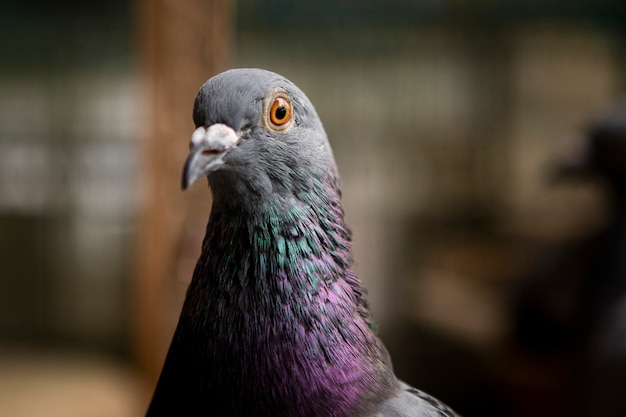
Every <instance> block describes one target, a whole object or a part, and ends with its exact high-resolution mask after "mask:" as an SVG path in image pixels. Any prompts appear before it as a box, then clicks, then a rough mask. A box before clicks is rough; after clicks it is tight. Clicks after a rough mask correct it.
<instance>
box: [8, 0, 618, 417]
mask: <svg viewBox="0 0 626 417" xmlns="http://www.w3.org/2000/svg"><path fill="white" fill-rule="evenodd" d="M625 35H626V3H624V2H620V1H617V0H595V1H582V0H577V1H572V0H551V1H545V0H528V1H524V2H510V1H499V2H498V1H488V0H476V1H473V2H463V1H454V0H419V1H417V0H396V1H384V2H381V1H374V0H366V1H360V2H351V1H345V0H334V1H326V0H324V1H317V2H308V3H304V2H303V4H297V3H295V2H285V1H278V0H273V1H252V0H240V1H229V0H210V1H208V0H207V1H203V0H183V1H176V2H174V1H167V0H153V1H151V0H135V1H130V0H107V1H104V0H94V1H90V2H82V1H72V0H65V1H57V2H54V3H52V2H48V1H43V0H22V1H20V2H17V1H10V0H9V1H4V2H2V3H0V267H1V269H0V415H3V416H5V415H6V416H34V415H36V416H64V417H71V416H82V417H85V416H94V417H95V416H108V417H118V416H119V417H126V416H128V417H131V416H141V415H143V413H144V411H145V409H146V406H147V403H148V401H149V398H150V395H151V392H152V389H153V386H154V384H155V381H156V378H157V376H158V373H159V371H160V367H161V365H162V361H163V359H164V355H165V352H166V350H167V347H168V345H169V342H170V338H171V335H172V332H173V329H174V326H175V324H176V321H177V319H178V314H179V311H180V307H181V303H182V297H183V295H184V291H185V289H186V286H187V284H188V282H189V279H190V277H191V273H192V269H193V266H194V264H195V261H196V258H197V256H198V254H199V250H200V241H201V239H202V237H203V234H204V227H205V224H206V220H207V218H208V213H209V209H210V194H209V192H208V190H207V189H206V188H205V187H203V186H197V187H194V188H193V189H192V190H191V191H190V192H187V193H182V192H181V191H180V185H179V181H180V173H181V169H182V165H183V162H184V158H185V155H186V152H187V143H188V139H189V136H190V134H191V132H192V131H193V128H194V126H193V123H192V120H191V110H192V105H193V99H194V97H195V94H196V92H197V90H198V88H199V87H200V85H201V84H202V83H203V82H204V81H205V80H206V79H207V78H209V77H210V76H211V75H214V74H215V73H217V72H220V71H222V70H224V69H226V68H229V67H241V66H250V67H262V68H266V69H270V70H273V71H276V72H279V73H281V74H283V75H285V76H286V77H288V78H290V79H291V80H292V81H294V82H295V83H296V84H298V85H299V86H300V87H301V88H302V90H304V91H305V92H306V93H307V94H308V96H309V98H310V99H311V101H312V102H313V103H314V104H315V106H316V108H317V110H318V113H319V114H320V116H321V118H322V120H323V122H324V124H325V127H326V130H327V133H328V135H329V137H330V140H331V144H332V145H333V147H334V151H335V155H336V159H337V162H338V165H339V169H340V173H341V175H342V182H343V189H344V203H345V210H346V213H347V221H348V223H349V225H350V226H351V228H352V230H353V233H354V252H355V259H356V263H355V270H356V271H357V273H358V274H359V276H360V277H361V279H362V280H363V282H364V284H365V285H366V287H367V288H368V290H369V298H370V303H371V307H372V310H373V313H374V316H375V318H376V319H377V321H378V323H379V329H380V334H381V337H382V338H383V339H384V340H385V342H386V344H387V345H388V347H389V349H390V351H391V354H392V357H393V358H394V364H395V368H396V373H397V374H398V375H399V376H400V377H402V378H403V379H405V380H406V381H408V382H410V383H412V384H415V385H416V386H418V387H419V388H421V389H423V390H425V391H427V392H430V393H432V394H434V395H436V396H438V397H439V398H440V399H441V400H443V401H445V402H447V403H449V404H450V405H452V406H453V407H454V408H455V409H457V411H459V412H461V413H462V414H464V415H465V416H478V415H480V416H485V415H493V416H529V417H535V416H581V417H582V416H605V415H606V416H612V415H615V416H623V415H626V411H624V410H626V407H625V406H624V401H625V399H623V398H620V397H622V396H623V395H622V391H623V389H620V388H623V387H626V376H625V375H626V265H622V264H626V226H625V224H626V223H625V222H624V221H623V219H622V216H623V214H622V212H623V211H624V207H626V205H625V204H624V200H623V199H622V193H623V192H626V186H624V184H626V134H625V132H626V113H625V112H624V111H623V110H624V107H623V102H622V101H621V100H622V99H621V95H622V94H623V93H624V88H625V87H626V84H625V83H626V72H625V70H626V66H625V64H626V44H625V40H626V38H625ZM620 103H622V104H620ZM620 106H622V107H620ZM620 139H623V142H622V141H620Z"/></svg>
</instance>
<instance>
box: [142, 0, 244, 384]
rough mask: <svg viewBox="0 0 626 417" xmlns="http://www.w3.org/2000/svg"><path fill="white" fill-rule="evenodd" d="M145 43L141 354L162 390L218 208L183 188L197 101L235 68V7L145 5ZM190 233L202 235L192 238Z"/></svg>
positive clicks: (217, 3) (166, 0) (196, 2)
mask: <svg viewBox="0 0 626 417" xmlns="http://www.w3.org/2000/svg"><path fill="white" fill-rule="evenodd" d="M137 6H138V7H137V15H138V16H137V17H138V27H139V31H138V37H139V47H140V56H141V71H142V75H143V77H142V81H143V82H144V86H145V96H144V98H145V101H144V104H145V106H144V110H145V111H146V114H145V115H146V117H145V118H144V120H143V123H144V127H145V138H144V139H145V142H144V145H145V146H144V152H143V154H142V155H143V157H144V159H143V161H142V162H143V164H142V178H141V186H142V188H141V192H142V193H143V194H142V197H143V198H142V200H141V208H140V211H139V230H138V245H137V252H136V255H137V259H136V273H137V275H136V278H137V280H136V283H137V285H136V286H135V288H136V291H135V293H134V294H133V297H132V303H133V308H134V309H135V310H134V313H135V314H134V317H135V318H136V321H135V322H134V324H133V325H134V331H133V335H132V337H133V338H134V341H133V342H134V346H135V354H136V359H137V362H138V365H139V367H140V368H141V370H142V371H143V372H144V374H145V376H146V377H147V379H148V381H149V382H150V383H155V382H156V380H157V378H158V375H159V372H160V369H161V366H162V364H163V360H164V358H165V354H166V352H167V348H168V346H169V343H170V340H171V337H172V333H173V331H174V327H175V324H176V321H177V318H178V314H179V312H180V308H181V305H182V299H183V296H184V289H185V287H186V283H185V282H182V281H180V280H178V278H179V277H182V278H184V279H187V280H188V279H189V278H190V277H191V273H192V269H193V264H194V263H195V259H193V261H191V262H190V261H189V260H186V259H184V258H182V256H183V255H184V256H189V255H188V251H189V248H192V249H191V250H192V251H193V250H194V244H190V243H189V242H190V241H192V242H194V243H195V252H193V256H195V257H197V255H198V254H199V251H200V240H201V237H202V236H203V234H204V225H205V224H206V220H207V218H208V213H209V207H210V201H209V198H210V197H209V192H208V190H207V189H206V187H201V186H200V187H193V189H192V190H190V191H188V192H186V193H185V194H183V193H182V192H181V187H180V181H181V172H182V167H183V163H184V160H185V157H186V154H187V151H188V141H189V137H190V135H191V133H192V132H193V129H194V126H193V122H192V119H191V114H192V107H193V100H194V98H195V96H196V94H197V92H198V89H199V88H200V86H201V85H202V83H203V82H204V81H206V80H207V79H208V78H209V77H210V76H212V75H214V74H216V73H218V72H220V71H222V70H224V69H225V68H226V66H227V65H228V63H229V54H230V50H231V45H232V41H231V40H232V31H233V11H232V5H231V1H230V0H175V1H174V0H139V1H138V4H137ZM188 231H195V232H192V233H189V232H188Z"/></svg>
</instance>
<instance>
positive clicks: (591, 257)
mask: <svg viewBox="0 0 626 417" xmlns="http://www.w3.org/2000/svg"><path fill="white" fill-rule="evenodd" d="M557 173H558V175H557V178H558V179H560V180H561V181H563V180H566V179H577V180H581V179H599V180H601V181H602V182H603V183H604V185H605V192H606V195H607V207H608V212H607V221H606V226H605V227H603V228H601V229H600V230H597V231H594V232H592V233H590V234H589V235H588V236H586V237H584V238H582V239H580V240H578V241H576V242H573V243H571V244H570V245H566V246H565V247H564V248H562V250H561V251H560V253H552V254H551V255H552V257H551V259H550V261H549V262H547V263H544V264H542V265H541V266H542V269H541V270H540V272H538V274H537V276H536V277H535V280H534V281H532V284H531V285H530V286H529V287H528V288H527V290H526V291H525V292H524V293H523V295H522V297H521V303H520V310H519V320H518V322H517V335H518V337H519V339H520V341H521V342H522V343H523V344H524V345H525V346H526V347H529V348H531V349H532V350H534V351H536V352H543V353H549V354H563V355H565V359H566V362H565V364H564V365H565V366H564V367H563V368H561V372H562V373H563V375H561V380H563V381H571V386H570V387H566V388H565V389H566V390H572V392H571V394H572V395H571V397H570V398H572V399H577V400H574V401H575V402H576V401H578V402H579V403H580V404H579V405H582V409H581V415H582V416H606V417H612V416H616V417H617V416H624V415H626V396H625V395H624V392H623V391H624V387H626V204H625V203H626V106H624V105H623V104H620V105H619V106H617V107H616V108H615V109H613V111H611V112H610V113H609V114H608V115H607V116H606V117H605V118H603V119H601V120H600V121H598V122H597V123H595V124H593V125H592V126H591V128H590V129H589V130H588V133H587V142H586V147H585V151H584V154H583V155H581V156H580V157H579V158H575V160H570V161H567V162H565V163H564V164H561V165H560V166H559V167H558V169H557ZM574 408H575V407H574Z"/></svg>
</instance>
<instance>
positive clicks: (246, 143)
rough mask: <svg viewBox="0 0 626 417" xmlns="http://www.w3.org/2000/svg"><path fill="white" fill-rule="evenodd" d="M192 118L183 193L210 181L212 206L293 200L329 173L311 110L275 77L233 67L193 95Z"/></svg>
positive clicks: (325, 147)
mask: <svg viewBox="0 0 626 417" xmlns="http://www.w3.org/2000/svg"><path fill="white" fill-rule="evenodd" d="M193 120H194V123H195V125H196V130H195V131H194V132H193V134H192V136H191V142H190V154H189V156H188V158H187V161H186V163H185V167H184V172H183V178H182V187H183V189H186V188H187V187H189V186H190V185H191V184H192V183H193V182H194V181H196V180H197V179H198V178H200V177H202V176H208V178H209V184H210V186H211V189H212V190H213V193H214V196H215V197H216V200H217V199H220V200H223V202H224V201H226V202H228V201H230V202H231V203H237V202H238V201H239V202H241V201H244V202H245V203H246V204H250V203H251V202H253V201H255V200H256V201H263V200H267V199H268V198H270V197H272V196H276V195H279V196H283V197H285V198H288V197H291V196H294V195H295V196H297V195H299V194H301V193H303V192H306V191H307V190H309V189H310V188H311V187H312V182H313V181H315V179H316V178H321V177H323V176H324V175H326V174H328V173H329V172H332V173H334V171H335V164H334V161H333V157H332V153H331V150H330V146H329V144H328V140H327V138H326V133H325V132H324V128H323V127H322V124H321V122H320V120H319V118H318V116H317V113H316V112H315V108H314V107H313V105H312V104H311V102H310V101H309V99H308V98H307V97H306V95H305V94H304V93H303V92H302V91H301V90H300V89H299V88H298V87H296V86H295V85H294V84H293V83H291V82H290V81H289V80H287V79H286V78H284V77H282V76H280V75H278V74H275V73H273V72H270V71H266V70H261V69H234V70H229V71H226V72H223V73H221V74H219V75H216V76H215V77H213V78H211V79H209V80H208V81H207V82H206V83H205V84H204V85H203V86H202V87H201V89H200V91H199V93H198V95H197V97H196V100H195V104H194V110H193ZM222 197H223V198H222Z"/></svg>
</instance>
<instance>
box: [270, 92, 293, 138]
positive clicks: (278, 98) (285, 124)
mask: <svg viewBox="0 0 626 417" xmlns="http://www.w3.org/2000/svg"><path fill="white" fill-rule="evenodd" d="M268 103H271V105H270V106H269V109H267V110H266V112H265V122H266V126H267V127H268V128H270V129H272V130H277V131H284V130H287V129H288V128H289V127H290V126H291V124H292V123H291V122H292V121H293V107H292V105H291V100H290V98H289V97H288V96H287V95H285V94H284V93H282V92H279V93H275V94H273V95H272V96H270V97H269V100H268Z"/></svg>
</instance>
